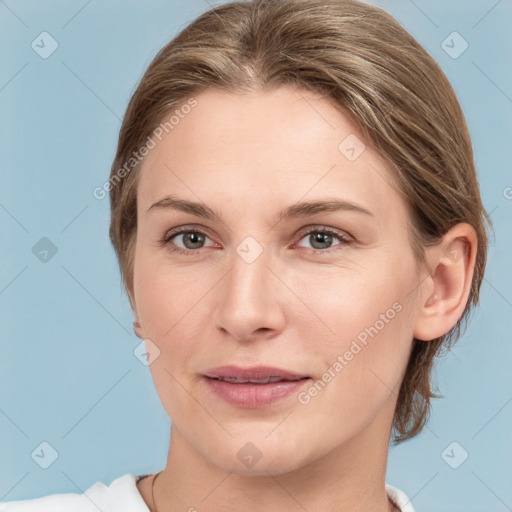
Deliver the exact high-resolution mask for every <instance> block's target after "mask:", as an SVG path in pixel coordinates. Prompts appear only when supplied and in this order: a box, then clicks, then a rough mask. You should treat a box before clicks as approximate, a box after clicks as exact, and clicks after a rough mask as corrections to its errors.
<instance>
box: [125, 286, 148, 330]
mask: <svg viewBox="0 0 512 512" xmlns="http://www.w3.org/2000/svg"><path fill="white" fill-rule="evenodd" d="M128 298H129V299H130V306H131V307H132V311H133V316H134V320H133V332H134V333H135V336H137V337H138V338H140V339H141V340H143V339H144V334H143V333H142V326H141V325H140V319H139V313H138V311H137V305H136V304H135V300H134V298H133V293H130V292H128Z"/></svg>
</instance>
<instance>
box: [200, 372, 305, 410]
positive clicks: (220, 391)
mask: <svg viewBox="0 0 512 512" xmlns="http://www.w3.org/2000/svg"><path fill="white" fill-rule="evenodd" d="M205 380H206V383H207V384H208V386H209V387H210V389H211V390H212V391H213V392H214V393H215V394H216V395H217V396H218V397H219V398H222V399H223V400H224V401H226V402H227V403H229V404H231V405H236V406H237V407H247V408H250V409H253V408H256V407H265V406H268V405H272V404H273V403H274V402H277V401H278V400H281V399H283V398H286V397H287V396H290V395H291V394H293V393H296V392H297V391H298V390H299V389H300V388H301V387H302V386H304V385H305V384H306V383H307V382H308V381H309V380H310V379H301V380H287V381H280V382H269V383H268V384H250V383H245V384H234V383H232V382H226V381H225V380H218V379H211V378H209V377H205Z"/></svg>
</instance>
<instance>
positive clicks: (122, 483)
mask: <svg viewBox="0 0 512 512" xmlns="http://www.w3.org/2000/svg"><path fill="white" fill-rule="evenodd" d="M142 476H146V475H134V474H132V473H127V474H126V475H123V476H120V477H119V478H116V479H115V480H114V481H113V482H112V483H111V484H110V485H105V484H103V483H101V482H96V483H95V484H94V485H92V486H91V487H89V489H87V490H86V491H85V492H84V493H83V494H77V493H62V494H50V495H48V496H43V497H42V498H32V499H28V500H18V501H9V502H2V503H0V512H98V510H101V511H103V512H149V508H148V507H147V505H146V503H145V501H144V499H143V498H142V496H141V494H140V493H139V490H138V489H137V486H136V483H137V481H138V480H139V479H141V478H142ZM386 493H387V495H388V496H389V498H390V499H391V501H392V502H393V503H395V505H396V506H397V507H398V508H399V509H400V511H401V512H414V509H413V508H412V505H411V503H410V501H409V499H408V498H407V496H406V495H405V494H404V493H403V492H402V491H401V490H400V489H397V488H396V487H392V486H391V485H388V484H386Z"/></svg>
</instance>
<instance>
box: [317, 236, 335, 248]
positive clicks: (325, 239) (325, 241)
mask: <svg viewBox="0 0 512 512" xmlns="http://www.w3.org/2000/svg"><path fill="white" fill-rule="evenodd" d="M312 237H313V242H312V245H313V247H315V244H316V243H320V244H326V247H328V246H329V244H330V242H331V241H332V240H331V239H332V235H329V233H316V235H312ZM315 248H316V249H325V247H315Z"/></svg>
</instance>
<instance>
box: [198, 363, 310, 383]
mask: <svg viewBox="0 0 512 512" xmlns="http://www.w3.org/2000/svg"><path fill="white" fill-rule="evenodd" d="M204 375H205V376H206V377H210V378H214V379H226V378H231V379H238V380H265V379H267V380H270V379H272V380H273V381H275V380H299V379H304V378H309V376H308V375H304V374H301V373H296V372H292V371H288V370H284V369H282V368H276V367H273V366H252V367H249V368H241V367H239V366H234V365H228V366H218V367H216V368H210V369H209V370H207V371H206V372H205V373H204Z"/></svg>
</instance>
